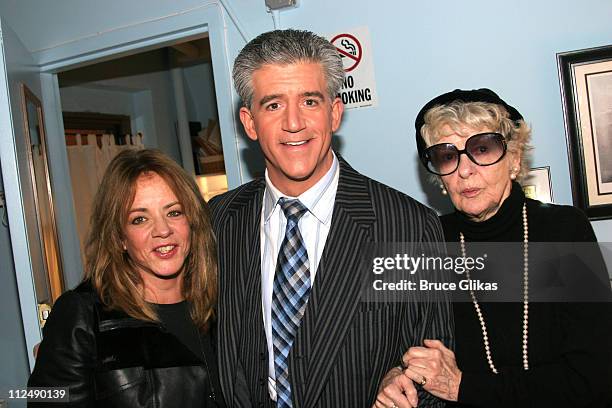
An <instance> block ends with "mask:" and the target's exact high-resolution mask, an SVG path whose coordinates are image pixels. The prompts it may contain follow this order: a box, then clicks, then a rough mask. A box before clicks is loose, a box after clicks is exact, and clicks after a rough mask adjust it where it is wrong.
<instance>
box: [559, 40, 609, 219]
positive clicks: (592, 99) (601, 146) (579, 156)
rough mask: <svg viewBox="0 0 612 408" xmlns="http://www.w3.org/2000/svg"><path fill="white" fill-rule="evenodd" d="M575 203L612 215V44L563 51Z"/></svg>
mask: <svg viewBox="0 0 612 408" xmlns="http://www.w3.org/2000/svg"><path fill="white" fill-rule="evenodd" d="M557 63H558V67H559V81H560V85H561V97H562V102H563V113H564V118H565V131H566V137H567V150H568V156H569V165H570V174H571V179H572V194H573V199H574V205H575V206H577V207H579V208H581V209H583V210H584V211H585V212H586V213H587V215H588V216H589V218H591V219H605V218H612V46H606V47H599V48H590V49H586V50H579V51H571V52H564V53H560V54H557Z"/></svg>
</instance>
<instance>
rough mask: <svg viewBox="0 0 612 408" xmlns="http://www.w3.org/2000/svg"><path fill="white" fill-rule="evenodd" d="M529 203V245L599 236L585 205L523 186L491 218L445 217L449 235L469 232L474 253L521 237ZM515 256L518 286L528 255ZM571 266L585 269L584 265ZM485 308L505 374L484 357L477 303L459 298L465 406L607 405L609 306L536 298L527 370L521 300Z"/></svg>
mask: <svg viewBox="0 0 612 408" xmlns="http://www.w3.org/2000/svg"><path fill="white" fill-rule="evenodd" d="M524 202H526V203H527V216H528V225H529V242H595V241H596V238H595V234H594V232H593V229H592V228H591V225H590V223H589V221H588V219H587V218H586V217H585V215H584V214H583V213H582V212H581V211H580V210H578V209H576V208H574V207H571V206H559V205H551V204H543V203H541V202H539V201H535V200H531V199H527V198H525V196H524V194H523V191H522V189H521V188H520V186H519V185H518V184H517V183H514V184H513V187H512V191H511V193H510V196H509V197H508V198H507V199H506V200H505V201H504V202H503V203H502V205H501V207H500V208H499V210H498V212H497V213H496V214H495V215H494V216H492V217H491V218H489V219H487V220H485V221H482V222H474V221H471V220H470V219H468V218H467V217H466V216H465V215H464V214H462V213H460V212H455V213H451V214H448V215H445V216H442V217H441V221H442V226H443V229H444V234H445V237H446V240H447V241H448V242H457V241H459V232H463V234H464V237H465V242H466V247H467V248H468V251H469V243H470V242H522V241H523V221H522V208H523V203H524ZM595 251H596V256H599V257H601V254H600V253H599V252H598V250H597V249H595ZM468 255H469V254H468ZM515 258H517V259H512V260H510V259H509V260H507V262H509V263H510V264H511V267H510V268H508V269H504V270H505V271H508V270H516V280H517V282H516V283H517V285H518V287H519V288H520V285H522V276H523V268H522V261H523V260H522V254H521V253H518V254H517V256H516V257H515ZM502 261H503V262H506V260H502ZM601 262H603V260H602V261H601ZM514 264H515V265H516V267H514ZM566 269H568V270H570V271H575V273H576V274H580V273H581V271H580V270H576V269H578V268H566ZM604 270H605V269H604ZM529 274H530V282H531V281H532V280H533V279H537V278H538V276H537V274H538V271H537V270H533V269H530V270H529ZM511 278H512V277H510V279H511ZM577 281H578V282H580V280H579V279H577ZM605 290H608V289H605ZM480 305H481V309H482V312H483V315H484V319H485V323H486V327H487V331H488V336H489V342H490V347H491V354H492V359H493V362H494V364H495V366H496V368H497V370H498V371H499V374H497V375H496V374H493V373H492V371H491V369H490V367H489V365H488V362H487V360H486V355H485V350H484V344H483V334H482V329H481V326H480V322H479V320H478V317H477V315H476V312H475V310H474V305H473V304H472V303H470V302H459V303H455V304H454V305H453V307H454V317H455V325H456V329H455V343H456V346H455V348H456V349H455V354H456V358H457V365H458V366H459V369H460V370H462V373H463V374H462V380H461V384H460V388H459V405H460V406H475V407H553V406H554V407H579V406H580V407H582V406H588V407H599V406H602V407H605V406H608V405H606V403H607V402H608V401H610V399H609V398H610V396H611V395H612V314H611V313H610V311H611V309H610V305H611V304H610V303H607V304H602V303H589V304H585V303H560V302H557V303H535V302H532V303H530V304H529V332H528V358H529V370H528V371H524V370H523V365H522V361H523V353H522V339H523V337H522V336H523V332H522V330H523V327H522V324H523V305H522V303H519V302H514V303H499V302H498V303H487V302H482V303H480Z"/></svg>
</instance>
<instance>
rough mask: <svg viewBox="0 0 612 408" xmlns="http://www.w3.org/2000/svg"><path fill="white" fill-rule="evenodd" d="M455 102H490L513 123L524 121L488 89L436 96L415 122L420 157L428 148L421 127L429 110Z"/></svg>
mask: <svg viewBox="0 0 612 408" xmlns="http://www.w3.org/2000/svg"><path fill="white" fill-rule="evenodd" d="M454 101H461V102H488V103H494V104H496V105H501V106H503V107H504V108H505V109H506V110H507V111H508V114H509V115H510V119H511V120H513V121H515V122H516V121H519V120H522V119H523V115H521V114H520V113H519V111H517V110H516V109H515V108H514V107H513V106H510V105H508V104H507V103H506V102H504V100H503V99H502V98H500V97H499V96H498V95H497V94H496V93H495V92H493V91H492V90H490V89H487V88H480V89H472V90H471V91H465V90H463V89H455V90H454V91H452V92H447V93H445V94H442V95H440V96H436V97H435V98H433V99H432V100H431V101H429V102H427V103H426V104H425V106H423V108H421V110H420V111H419V114H418V115H417V117H416V120H415V121H414V127H415V128H416V142H417V149H418V151H419V156H421V155H422V153H423V150H425V149H426V148H427V145H426V143H425V139H423V136H422V135H421V127H422V126H423V125H424V124H425V114H426V113H427V111H428V110H430V109H431V108H433V107H434V106H438V105H448V104H450V103H451V102H454Z"/></svg>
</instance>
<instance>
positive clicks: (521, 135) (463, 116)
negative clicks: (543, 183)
mask: <svg viewBox="0 0 612 408" xmlns="http://www.w3.org/2000/svg"><path fill="white" fill-rule="evenodd" d="M509 116H510V115H509V113H508V111H507V110H506V109H505V108H504V107H503V106H501V105H498V104H495V103H489V102H463V101H460V100H456V101H453V102H450V103H448V104H444V105H437V106H434V107H433V108H431V109H429V110H428V111H427V112H426V113H425V117H424V122H425V123H424V124H423V126H422V127H421V135H422V137H423V139H424V140H425V143H426V144H427V146H432V145H434V144H436V143H437V141H438V140H439V139H440V137H441V135H440V130H441V129H442V127H443V126H445V125H448V126H449V127H450V128H451V129H453V131H455V132H457V133H458V134H461V132H462V128H463V127H465V126H468V127H471V128H474V129H483V128H486V129H490V130H491V131H493V132H499V133H500V134H502V135H503V136H504V137H505V138H506V142H507V145H508V152H509V153H511V154H514V155H518V157H519V159H520V163H521V167H520V169H519V172H518V174H517V179H518V180H521V179H522V178H523V177H525V176H526V175H527V173H528V172H529V168H530V163H529V162H530V158H529V155H528V154H527V152H528V151H529V150H531V146H529V140H530V138H531V128H530V127H529V126H528V125H527V124H526V123H525V121H524V120H522V119H521V120H518V121H513V120H512V119H510V117H509ZM465 136H469V135H465ZM435 179H436V180H437V181H439V177H438V176H436V177H435Z"/></svg>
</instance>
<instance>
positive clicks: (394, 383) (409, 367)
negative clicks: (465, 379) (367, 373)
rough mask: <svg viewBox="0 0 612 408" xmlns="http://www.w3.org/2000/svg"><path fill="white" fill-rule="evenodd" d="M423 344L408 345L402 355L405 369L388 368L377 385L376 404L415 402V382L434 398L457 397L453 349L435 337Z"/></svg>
mask: <svg viewBox="0 0 612 408" xmlns="http://www.w3.org/2000/svg"><path fill="white" fill-rule="evenodd" d="M424 343H425V344H424V347H411V348H410V349H408V351H407V352H406V353H405V354H404V356H403V357H402V361H403V363H404V367H405V369H404V370H402V369H400V368H399V367H395V368H393V369H391V370H390V371H389V372H388V373H387V375H386V376H385V378H383V380H382V382H381V384H380V387H379V389H378V395H377V396H376V402H375V403H374V406H373V407H376V408H391V407H397V408H411V407H416V406H417V405H418V395H417V390H416V386H415V384H422V386H423V389H424V390H425V391H427V392H429V393H430V394H432V395H435V396H436V397H438V398H442V399H445V400H447V401H457V397H458V395H459V384H460V383H461V370H459V367H457V362H456V360H455V353H453V352H452V351H451V350H449V349H448V348H446V347H445V346H444V344H443V343H442V342H441V341H439V340H425V341H424Z"/></svg>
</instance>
